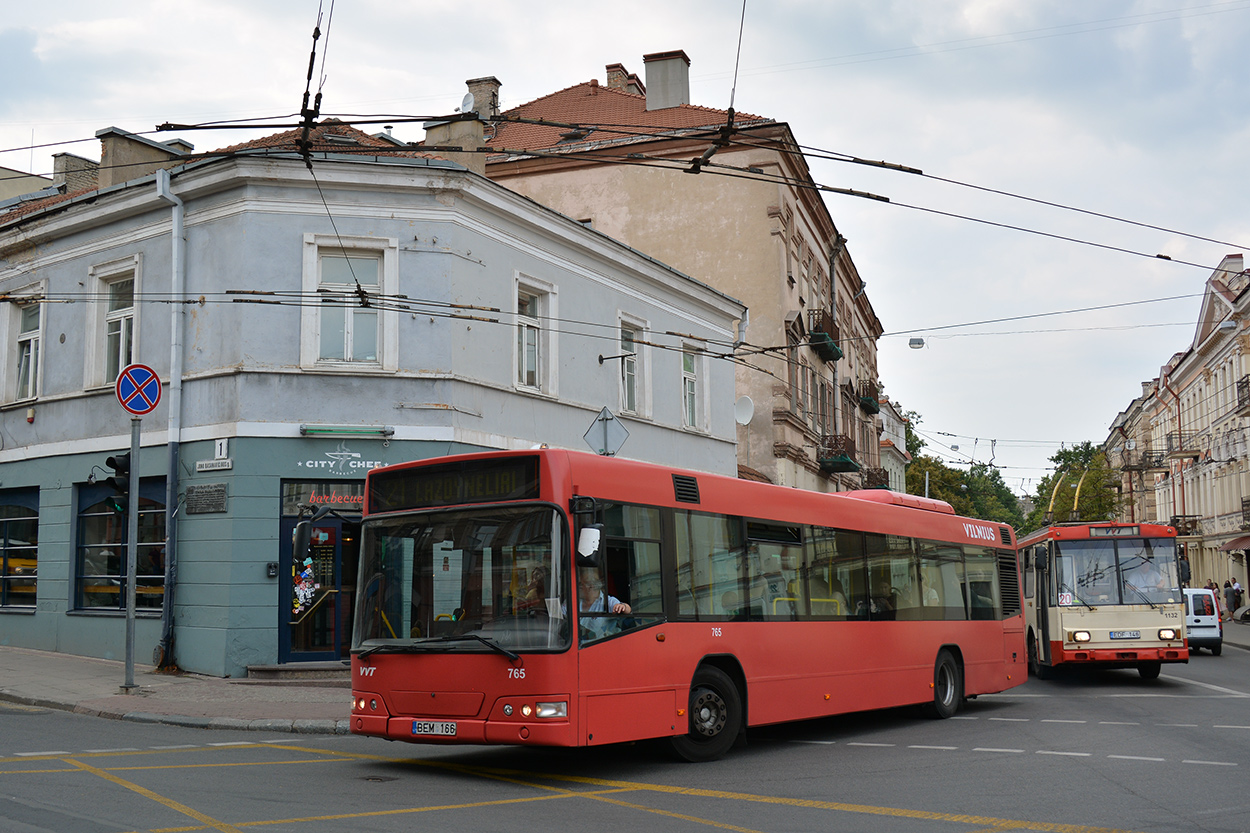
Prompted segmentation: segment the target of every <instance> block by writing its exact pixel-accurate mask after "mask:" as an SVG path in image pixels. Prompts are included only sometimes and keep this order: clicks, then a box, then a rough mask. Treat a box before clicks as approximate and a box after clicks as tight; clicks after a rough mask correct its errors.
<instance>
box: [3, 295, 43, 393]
mask: <svg viewBox="0 0 1250 833" xmlns="http://www.w3.org/2000/svg"><path fill="white" fill-rule="evenodd" d="M44 294H45V291H44V284H43V283H42V282H40V283H37V284H32V285H30V286H24V287H22V288H21V289H18V290H15V291H13V292H11V293H9V297H10V298H12V299H14V300H13V301H12V302H11V303H9V304H8V305H7V306H8V311H7V312H5V313H4V314H3V315H0V343H3V344H7V345H8V346H9V348H8V352H7V353H6V354H5V355H6V356H7V358H6V359H5V361H4V363H3V367H2V368H0V390H3V400H4V401H5V402H22V401H26V400H31V399H36V398H38V397H39V395H40V394H42V393H43V365H44V359H43V354H44V350H43V345H44V344H45V339H44V330H45V328H46V327H47V316H46V315H44V308H43V305H39V326H38V328H36V330H35V331H33V335H27V334H25V333H23V332H22V311H23V310H24V309H26V308H27V307H29V306H30V305H31V304H33V303H36V301H35V300H34V299H36V298H40V297H43V295H44ZM20 298H30V299H31V300H30V301H27V302H22V301H20V300H18V299H20ZM24 335H26V336H27V337H25V338H23V336H24ZM31 341H33V342H35V343H36V345H37V346H36V361H35V363H34V366H33V367H32V370H33V384H32V386H31V387H32V388H33V390H32V391H31V392H30V393H28V394H26V395H20V394H21V391H19V390H18V384H19V383H20V381H21V358H22V345H23V343H26V342H31Z"/></svg>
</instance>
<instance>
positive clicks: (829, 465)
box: [816, 434, 859, 474]
mask: <svg viewBox="0 0 1250 833" xmlns="http://www.w3.org/2000/svg"><path fill="white" fill-rule="evenodd" d="M816 462H817V463H819V464H820V468H821V471H823V472H825V473H826V474H833V473H834V472H856V471H859V463H857V462H855V439H854V438H853V437H848V436H846V435H845V434H825V435H824V436H822V437H821V438H820V445H819V446H817V447H816Z"/></svg>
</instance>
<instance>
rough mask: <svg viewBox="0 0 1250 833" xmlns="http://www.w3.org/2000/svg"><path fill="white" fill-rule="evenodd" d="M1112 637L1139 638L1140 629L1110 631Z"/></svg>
mask: <svg viewBox="0 0 1250 833" xmlns="http://www.w3.org/2000/svg"><path fill="white" fill-rule="evenodd" d="M1111 638H1112V639H1141V631H1112V632H1111Z"/></svg>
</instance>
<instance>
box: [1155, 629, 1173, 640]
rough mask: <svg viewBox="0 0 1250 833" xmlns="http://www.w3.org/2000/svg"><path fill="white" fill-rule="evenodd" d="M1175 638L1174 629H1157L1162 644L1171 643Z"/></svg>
mask: <svg viewBox="0 0 1250 833" xmlns="http://www.w3.org/2000/svg"><path fill="white" fill-rule="evenodd" d="M1175 638H1176V629H1175V628H1159V639H1160V640H1162V641H1163V642H1171V641H1172V640H1173V639H1175Z"/></svg>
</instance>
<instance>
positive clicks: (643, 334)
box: [616, 312, 651, 419]
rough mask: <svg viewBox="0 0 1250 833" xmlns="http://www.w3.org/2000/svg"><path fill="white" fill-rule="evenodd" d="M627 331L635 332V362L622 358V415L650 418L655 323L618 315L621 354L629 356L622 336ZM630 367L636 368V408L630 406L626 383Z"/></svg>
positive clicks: (632, 316)
mask: <svg viewBox="0 0 1250 833" xmlns="http://www.w3.org/2000/svg"><path fill="white" fill-rule="evenodd" d="M625 330H632V331H633V333H634V353H633V357H632V361H631V358H630V357H628V356H622V358H621V359H620V362H621V367H620V372H619V374H618V376H619V383H618V393H619V399H618V401H619V402H620V409H621V413H624V414H630V415H631V416H636V417H641V418H643V419H649V418H650V417H651V350H650V347H649V346H648V345H647V344H646V342H647V341H649V340H650V338H651V323H650V322H649V321H647V320H645V319H643V318H639V317H637V316H634V315H629V314H628V313H624V312H618V313H617V342H616V346H617V347H618V348H619V353H621V354H624V353H625V348H624V347H623V346H622V345H621V336H623V335H624V331H625ZM630 364H632V367H633V377H634V407H633V408H632V409H631V408H629V407H628V402H629V399H628V391H627V390H626V384H625V380H626V373H627V370H628V366H629V365H630Z"/></svg>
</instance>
